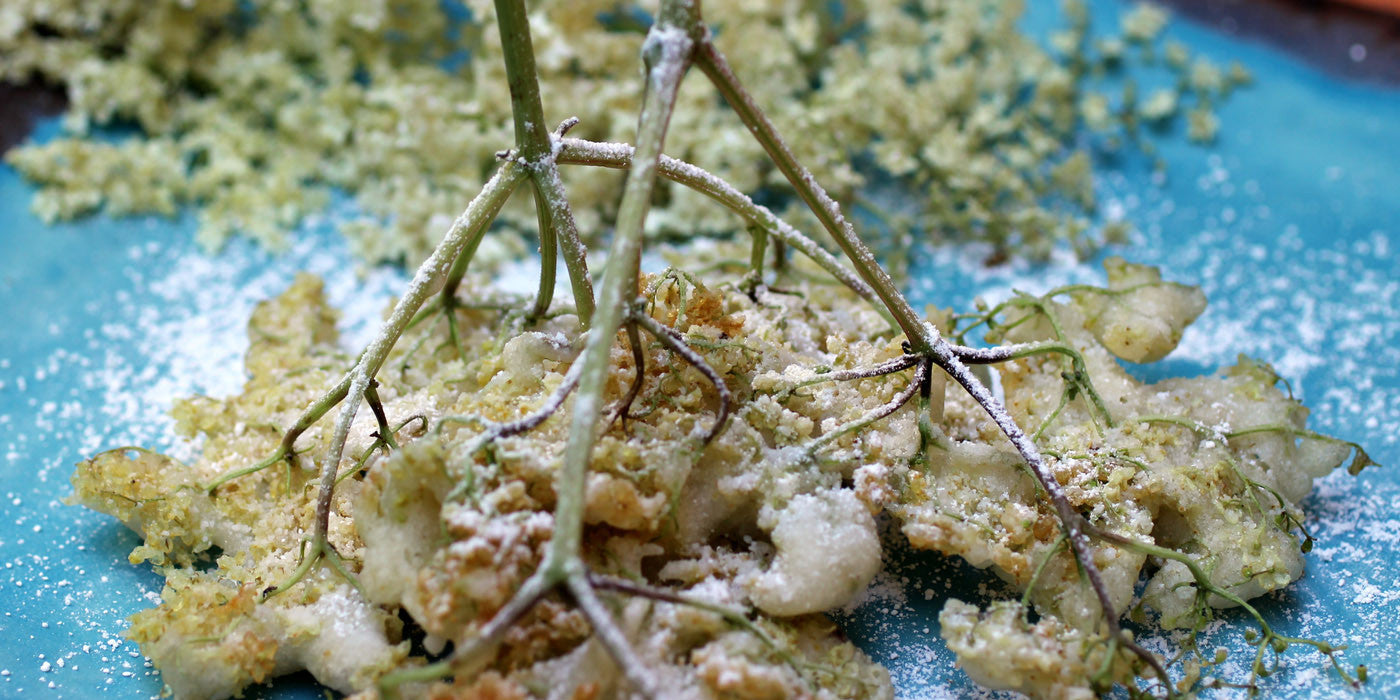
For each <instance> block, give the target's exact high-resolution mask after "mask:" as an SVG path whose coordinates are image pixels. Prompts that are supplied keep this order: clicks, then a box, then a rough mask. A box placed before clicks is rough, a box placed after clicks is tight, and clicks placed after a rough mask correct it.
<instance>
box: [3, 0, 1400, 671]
mask: <svg viewBox="0 0 1400 700" xmlns="http://www.w3.org/2000/svg"><path fill="white" fill-rule="evenodd" d="M1030 4H1031V5H1033V8H1032V14H1031V16H1030V17H1028V19H1027V26H1028V27H1030V28H1031V30H1032V31H1035V32H1038V33H1043V32H1045V31H1046V30H1047V28H1048V27H1052V26H1055V25H1057V24H1058V20H1057V19H1055V18H1054V17H1053V12H1052V10H1051V9H1050V8H1049V7H1048V6H1049V5H1052V3H1048V2H1047V3H1040V2H1037V3H1030ZM1123 7H1124V5H1123V4H1122V3H1119V2H1116V1H1114V0H1105V1H1102V2H1096V3H1094V14H1095V20H1096V23H1097V24H1098V26H1102V27H1112V26H1116V22H1117V16H1118V14H1119V12H1120V11H1121V9H1122V8H1123ZM1168 35H1169V36H1170V37H1172V38H1175V39H1178V40H1180V41H1182V42H1184V43H1186V44H1187V45H1189V46H1190V47H1191V48H1192V49H1193V50H1194V51H1197V52H1200V53H1202V54H1204V55H1206V56H1209V57H1211V58H1212V59H1214V60H1216V61H1217V62H1221V63H1224V62H1227V61H1229V60H1239V61H1241V62H1242V63H1244V64H1245V65H1247V66H1249V68H1250V69H1251V70H1252V71H1253V72H1254V74H1255V75H1256V76H1257V78H1258V82H1257V84H1256V85H1254V86H1253V87H1250V88H1248V89H1246V90H1244V91H1242V92H1240V93H1239V94H1237V95H1236V96H1234V97H1233V98H1231V99H1230V100H1229V101H1228V102H1227V103H1226V104H1225V105H1224V106H1223V107H1222V109H1221V112H1220V117H1221V121H1222V124H1223V129H1222V132H1221V138H1220V141H1219V143H1218V144H1216V145H1215V146H1214V147H1211V148H1201V147H1197V146H1193V145H1189V144H1187V143H1186V142H1185V139H1184V138H1183V136H1182V134H1181V133H1179V131H1180V129H1179V128H1178V129H1176V130H1168V131H1167V132H1165V133H1160V134H1154V135H1153V137H1152V140H1153V142H1154V143H1155V144H1156V146H1157V148H1158V149H1159V150H1158V155H1159V156H1160V157H1161V158H1162V159H1163V160H1164V161H1165V162H1166V164H1167V167H1166V176H1165V178H1161V177H1159V176H1156V175H1154V173H1153V169H1152V167H1151V163H1150V162H1149V159H1148V158H1146V157H1142V156H1140V155H1139V156H1135V155H1133V154H1125V155H1123V156H1121V157H1117V158H1113V159H1111V161H1109V162H1107V163H1105V164H1101V168H1100V173H1101V175H1102V177H1101V178H1100V180H1099V182H1098V190H1099V194H1100V198H1101V202H1102V204H1103V206H1104V210H1105V211H1106V212H1107V213H1109V214H1113V215H1121V216H1123V217H1126V218H1127V219H1128V220H1130V221H1133V222H1135V223H1136V224H1137V225H1138V226H1139V227H1140V228H1141V230H1142V233H1141V235H1140V236H1138V237H1137V239H1136V240H1134V241H1133V242H1132V243H1131V244H1130V245H1128V246H1125V247H1122V248H1119V249H1116V250H1114V251H1111V252H1114V253H1117V254H1121V255H1123V256H1125V257H1127V258H1129V259H1131V260H1135V261H1139V262H1146V263H1152V264H1159V265H1162V266H1164V268H1165V269H1166V271H1167V275H1168V276H1169V277H1170V278H1173V279H1177V280H1181V281H1184V282H1190V283H1193V284H1199V285H1201V286H1202V287H1203V288H1204V289H1205V291H1206V293H1207V295H1208V296H1209V298H1210V300H1211V307H1210V308H1209V310H1208V311H1207V312H1206V314H1205V315H1204V316H1203V317H1202V318H1201V319H1200V321H1198V322H1197V324H1196V325H1194V326H1193V327H1192V328H1191V329H1190V330H1189V331H1188V332H1187V334H1186V337H1185V338H1184V340H1183V342H1182V347H1181V348H1180V349H1179V350H1178V351H1177V352H1176V353H1174V354H1173V355H1171V356H1170V357H1169V358H1168V359H1167V360H1166V361H1165V362H1164V363H1162V364H1161V365H1160V366H1159V367H1154V368H1152V369H1151V370H1150V371H1149V372H1150V373H1149V374H1144V375H1142V376H1144V377H1145V378H1148V379H1156V378H1160V377H1163V376H1167V375H1194V374H1201V373H1206V372H1210V371H1213V369H1214V368H1215V367H1217V366H1219V365H1221V364H1228V363H1232V362H1233V361H1234V359H1235V356H1236V355H1237V354H1238V353H1241V352H1243V353H1247V354H1249V355H1251V356H1254V357H1257V358H1260V359H1264V360H1267V361H1269V362H1272V363H1273V364H1274V365H1275V367H1276V368H1277V369H1279V370H1280V372H1281V373H1282V374H1283V376H1284V377H1285V378H1287V379H1288V380H1289V381H1290V382H1291V383H1292V385H1293V387H1294V388H1295V390H1296V392H1297V393H1298V394H1299V395H1300V396H1301V397H1302V398H1303V400H1304V401H1305V402H1306V403H1307V404H1308V405H1309V406H1310V407H1312V409H1313V423H1312V425H1313V427H1315V428H1317V429H1318V430H1321V431H1324V432H1327V433H1330V434H1333V435H1337V436H1339V437H1343V438H1345V439H1348V440H1356V441H1359V442H1362V443H1363V444H1365V445H1366V446H1367V448H1368V449H1369V450H1370V452H1371V454H1372V456H1373V457H1375V458H1376V459H1377V460H1378V461H1380V462H1381V463H1383V464H1388V465H1390V466H1391V468H1389V469H1373V470H1368V471H1367V472H1365V473H1363V474H1362V475H1361V476H1360V477H1357V478H1350V477H1347V476H1346V475H1345V474H1334V475H1332V476H1329V477H1327V478H1325V479H1323V480H1322V481H1321V482H1320V483H1319V485H1318V488H1317V491H1316V492H1315V494H1314V495H1313V496H1312V497H1311V498H1310V499H1309V501H1308V503H1307V506H1308V508H1309V512H1310V513H1311V514H1312V517H1311V519H1310V521H1309V527H1310V528H1311V529H1312V531H1313V532H1314V533H1315V535H1316V536H1317V537H1318V543H1317V546H1316V548H1315V549H1314V550H1313V551H1312V552H1311V553H1310V554H1309V555H1308V567H1309V569H1308V570H1309V573H1308V574H1307V575H1306V576H1305V577H1304V578H1303V580H1301V581H1300V582H1298V583H1297V584H1295V585H1294V586H1293V587H1291V588H1289V589H1288V590H1287V591H1286V592H1283V593H1281V594H1278V595H1274V596H1269V597H1267V598H1265V599H1264V600H1263V601H1262V608H1263V610H1264V611H1265V613H1266V615H1267V616H1268V617H1269V619H1270V621H1271V622H1272V623H1274V624H1276V625H1277V626H1278V627H1280V628H1282V629H1283V630H1284V631H1286V632H1287V633H1289V634H1294V635H1308V636H1315V637H1324V638H1327V639H1329V640H1332V641H1334V642H1345V643H1348V644H1350V645H1351V649H1350V650H1349V651H1348V652H1347V653H1346V655H1345V659H1346V661H1347V662H1348V663H1351V664H1356V663H1365V664H1367V665H1368V666H1369V668H1370V670H1371V682H1370V684H1368V685H1367V686H1366V688H1365V689H1364V690H1363V691H1362V692H1361V693H1360V694H1359V696H1360V697H1368V698H1369V697H1374V698H1386V697H1396V696H1400V635H1398V634H1396V632H1395V625H1396V623H1397V622H1400V475H1397V472H1396V471H1395V469H1394V467H1397V466H1400V257H1398V256H1397V253H1398V252H1400V250H1398V249H1400V91H1396V90H1394V89H1386V88H1379V87H1372V86H1364V85H1357V84H1350V83H1346V82H1342V81H1340V80H1338V79H1335V78H1332V77H1329V76H1327V75H1324V74H1322V73H1319V72H1317V71H1316V70H1314V69H1312V68H1309V67H1307V66H1304V65H1301V64H1299V63H1297V62H1296V61H1294V60H1293V59H1291V58H1289V57H1287V56H1285V55H1283V54H1280V53H1278V52H1276V51H1274V50H1271V49H1268V48H1264V47H1261V46H1257V45H1252V44H1247V43H1242V42H1240V41H1239V40H1236V39H1232V38H1229V37H1225V36H1221V35H1218V34H1215V33H1213V32H1211V31H1209V30H1206V29H1203V28H1200V27H1196V26H1193V25H1191V24H1189V23H1187V22H1184V21H1176V22H1173V24H1172V25H1171V26H1170V27H1169V29H1168ZM1144 80H1146V81H1148V82H1149V83H1150V80H1151V78H1150V76H1149V77H1146V78H1144ZM55 132H56V125H55V124H54V123H52V122H50V123H46V124H45V125H44V126H43V127H42V128H41V130H40V133H38V134H37V135H36V138H46V137H51V136H52V135H53V133H55ZM32 192H33V190H32V188H31V187H29V186H28V185H26V184H24V183H23V182H22V181H21V180H20V179H19V178H18V176H17V175H16V174H15V172H14V171H13V170H12V169H10V168H8V167H4V166H0V250H3V251H4V254H3V255H0V309H3V310H4V311H3V312H0V319H3V323H0V475H3V479H0V496H3V501H0V513H3V516H0V697H7V698H8V697H76V698H87V697H101V696H105V697H114V698H134V697H149V696H153V695H156V694H157V693H159V691H160V689H161V683H160V680H159V676H158V674H156V673H155V672H154V671H153V670H152V669H151V668H150V667H149V665H148V664H147V663H146V662H145V660H144V659H143V657H142V656H141V655H140V653H139V651H138V650H137V648H136V646H135V645H134V644H131V643H130V642H127V641H126V640H124V639H123V638H122V631H123V630H124V629H125V627H126V623H125V618H126V617H127V616H128V615H130V614H131V613H133V612H135V611H137V610H139V609H142V608H145V607H149V606H151V605H153V604H155V603H156V602H157V601H158V595H159V590H160V580H159V578H158V577H156V576H155V575H154V574H152V573H151V572H150V571H149V570H148V569H146V568H144V567H135V566H131V565H130V564H128V563H127V562H126V554H127V553H128V552H129V551H130V550H131V548H132V547H134V546H135V545H136V544H137V541H136V538H135V537H134V536H133V535H132V534H131V533H129V532H127V531H126V530H125V529H124V528H123V527H122V526H121V525H119V524H117V523H116V522H114V521H113V520H112V519H111V518H108V517H106V516H102V515H98V514H96V513H92V512H89V511H86V510H83V509H80V508H74V507H69V506H65V505H63V504H61V503H60V502H59V499H60V498H62V497H64V496H66V495H68V494H69V493H70V492H71V489H70V487H69V485H68V477H69V475H70V473H71V471H72V467H73V464H74V462H76V461H78V460H80V459H82V458H83V457H85V456H88V455H90V454H92V453H94V452H97V451H99V450H101V449H104V448H107V447H113V446H118V445H127V444H138V445H147V446H152V447H157V448H167V447H171V446H172V444H173V441H172V437H171V432H170V427H171V422H170V420H169V419H168V418H166V417H165V413H166V411H167V410H168V409H169V406H170V401H171V400H172V399H173V398H175V397H178V396H183V395H187V394H191V393H195V392H199V393H213V394H227V393H230V392H233V391H236V390H237V389H238V387H239V385H240V383H241V381H242V376H241V362H240V358H241V355H242V352H243V350H244V348H245V347H246V340H245V337H244V332H243V328H244V323H245V321H246V319H247V317H248V315H249V313H250V312H251V310H252V305H253V304H254V303H256V302H257V301H258V300H260V299H262V298H265V297H267V296H270V295H272V294H275V293H276V292H278V291H280V289H281V288H283V287H284V286H285V285H286V284H287V283H288V282H289V280H290V279H291V276H292V274H293V273H294V272H295V271H296V270H298V269H311V270H313V271H316V272H319V273H321V274H323V275H325V276H327V278H328V280H330V282H331V292H332V297H333V298H334V299H335V300H336V301H337V303H339V304H341V305H343V306H345V307H346V308H347V312H346V318H345V321H346V323H347V325H348V326H350V327H351V328H352V335H354V334H358V335H360V336H361V337H362V336H363V333H364V330H365V328H366V327H367V325H368V323H369V321H370V320H371V319H373V318H375V317H376V315H377V314H378V312H379V310H380V309H381V308H382V304H383V303H384V300H385V299H386V298H387V296H388V295H389V294H391V293H392V291H393V290H394V282H395V279H396V275H395V274H393V273H388V272H375V273H372V274H371V275H370V276H369V277H368V278H363V279H362V278H360V277H358V276H357V275H356V274H355V271H356V270H357V269H358V268H357V264H356V263H355V262H353V261H352V260H351V259H350V257H349V255H348V253H347V252H346V251H345V249H344V246H343V244H342V243H341V242H340V241H339V240H338V238H337V237H336V236H335V235H334V233H333V231H334V228H335V221H334V217H333V216H331V217H328V218H327V219H326V220H324V221H321V222H313V223H311V224H309V225H308V227H307V228H308V235H307V236H306V237H305V238H304V239H303V241H302V242H300V243H298V244H297V246H296V248H295V249H294V250H292V251H291V252H290V253H287V254H284V255H280V256H272V255H268V254H266V253H264V252H261V251H258V250H255V249H253V248H252V247H251V246H249V245H247V244H244V243H235V244H234V245H232V246H231V247H230V249H228V250H226V251H224V252H223V253H221V254H220V255H219V256H217V257H213V258H210V257H206V256H204V255H202V254H201V253H200V252H199V251H198V250H197V249H196V248H195V247H194V245H193V243H192V234H193V228H194V221H193V218H192V217H183V218H178V219H174V220H165V219H146V218H130V219H119V220H113V219H109V218H102V217H99V218H94V219H88V220H85V221H81V222H77V223H73V224H61V225H57V226H52V227H48V226H44V225H42V224H41V223H40V222H39V221H38V220H37V219H35V218H34V217H33V216H32V215H31V214H30V213H29V210H28V203H29V199H30V196H31V195H32ZM984 253H985V251H982V252H978V251H967V250H959V249H940V250H928V251H921V252H919V253H918V254H917V255H918V259H917V261H916V262H915V264H914V268H913V269H914V274H913V278H914V281H913V282H912V283H911V289H910V292H911V294H912V295H913V297H914V299H913V300H914V301H915V302H916V303H937V304H939V305H941V306H949V305H953V306H960V307H966V306H967V305H968V304H969V303H970V301H971V299H972V298H973V297H975V296H977V295H983V296H986V297H988V298H999V297H1005V296H1006V295H1007V294H1009V293H1010V290H1011V289H1012V288H1018V289H1023V290H1025V291H1032V292H1034V291H1043V290H1046V289H1049V288H1050V287H1053V286H1056V285H1059V284H1063V283H1068V282H1078V281H1088V282H1101V281H1102V275H1101V272H1100V270H1099V268H1098V266H1097V264H1076V263H1073V262H1053V263H1050V264H1047V265H1040V266H1030V265H1025V264H1022V263H1017V264H1013V265H1012V266H1009V267H1004V268H997V269H990V270H989V269H986V268H983V267H982V266H981V265H980V260H981V259H982V257H983V255H984ZM355 329H358V330H355ZM183 449H189V448H188V447H186V448H183ZM1004 594H1005V591H1004V589H1003V588H1002V586H1001V584H999V583H998V582H997V581H995V579H994V578H992V577H990V576H987V575H986V574H984V573H982V572H978V571H976V570H973V569H970V568H968V567H965V566H962V565H960V564H958V563H956V562H948V561H945V560H943V559H942V558H941V557H938V556H935V555H930V554H928V553H922V552H912V551H907V550H903V549H897V550H896V552H895V554H894V555H893V556H892V557H891V558H890V561H889V562H888V565H887V567H886V571H885V572H884V573H883V574H882V575H881V577H880V578H879V579H878V580H877V582H876V585H875V586H873V587H872V589H871V590H870V591H869V592H867V593H866V594H865V595H864V597H863V598H862V599H861V601H860V603H859V604H858V605H856V606H854V607H853V608H852V609H850V610H846V611H841V612H839V613H838V615H837V617H838V619H839V620H840V621H841V622H842V624H843V625H844V626H845V628H846V630H847V632H848V633H849V634H850V635H851V637H853V638H854V639H855V640H857V641H858V642H859V643H860V644H861V645H862V646H863V647H864V648H866V649H867V650H869V651H870V653H871V654H872V655H874V656H875V657H876V658H877V659H879V660H881V661H882V662H884V663H886V664H887V665H888V666H889V668H890V669H891V671H892V673H893V674H894V677H895V680H896V684H897V686H898V688H899V689H900V695H901V697H905V698H940V697H972V696H978V695H981V694H983V691H978V690H976V689H975V688H974V687H973V686H971V685H970V684H969V682H968V681H967V679H966V677H965V676H963V674H962V672H961V671H959V670H956V669H955V668H954V667H953V665H952V657H951V655H950V654H949V653H948V651H947V650H946V649H945V648H944V647H943V645H942V643H941V641H939V640H938V635H937V632H938V628H937V613H938V610H939V609H940V608H941V607H942V605H943V603H944V601H945V600H946V599H947V598H948V597H950V596H953V595H957V596H959V597H963V598H965V599H967V598H971V599H975V600H981V599H985V598H986V597H988V596H997V595H1004ZM1226 619H1227V620H1229V621H1232V622H1235V623H1240V622H1242V620H1241V619H1240V617H1239V616H1237V615H1226ZM1243 629H1244V626H1243V625H1241V624H1234V625H1229V626H1225V627H1223V628H1220V629H1218V630H1215V631H1214V632H1213V634H1212V636H1211V638H1210V642H1209V643H1211V644H1219V645H1223V646H1226V647H1229V648H1231V649H1232V650H1234V651H1235V653H1233V654H1232V659H1233V658H1243V657H1244V651H1245V644H1244V643H1243V641H1242V639H1241V636H1240V635H1241V632H1242V630H1243ZM1230 663H1231V664H1232V665H1233V666H1234V671H1235V674H1236V675H1237V676H1238V675H1240V674H1242V673H1243V672H1244V669H1243V667H1242V666H1241V665H1240V664H1237V663H1235V662H1234V661H1231V662H1230ZM1266 688H1267V690H1268V691H1270V693H1271V694H1273V695H1275V696H1277V697H1285V698H1312V697H1334V696H1335V697H1354V696H1356V694H1353V693H1350V692H1348V691H1347V690H1346V689H1345V688H1344V687H1343V685H1342V684H1341V683H1340V681H1339V680H1338V679H1337V677H1336V676H1335V675H1334V674H1332V673H1331V672H1330V671H1329V669H1328V668H1327V667H1326V665H1325V661H1324V660H1323V659H1322V657H1320V656H1319V655H1317V654H1314V653H1311V652H1307V651H1302V650H1293V651H1290V652H1289V653H1288V654H1287V655H1285V656H1284V664H1283V667H1282V669H1281V671H1280V673H1278V674H1276V675H1275V676H1273V677H1272V678H1270V679H1269V680H1268V685H1267V686H1266ZM252 695H254V696H259V695H262V696H266V697H315V696H317V694H316V693H314V692H313V691H311V690H310V686H308V685H307V684H306V683H305V682H302V683H298V682H296V681H292V682H287V681H281V682H279V684H278V685H277V686H276V687H275V688H271V689H258V690H257V691H255V692H253V693H252Z"/></svg>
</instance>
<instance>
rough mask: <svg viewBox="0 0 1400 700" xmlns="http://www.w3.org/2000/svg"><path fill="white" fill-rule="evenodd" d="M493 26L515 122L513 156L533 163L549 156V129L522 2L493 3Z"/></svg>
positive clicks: (512, 0)
mask: <svg viewBox="0 0 1400 700" xmlns="http://www.w3.org/2000/svg"><path fill="white" fill-rule="evenodd" d="M496 24H497V26H498V27H499V28H500V31H501V49H502V51H503V52H504V54H505V63H506V81H507V82H508V83H509V84H510V112H511V116H513V117H514V118H515V145H516V148H517V149H518V150H519V152H518V153H516V155H518V156H520V157H522V158H524V159H525V162H527V163H534V162H536V161H539V160H540V159H542V158H544V157H545V156H547V155H549V152H550V149H551V145H550V142H549V128H548V127H547V126H545V121H544V107H543V106H542V105H541V103H540V83H539V78H538V77H537V76H538V73H537V72H536V70H535V46H534V44H533V43H532V42H531V40H530V18H529V16H528V15H527V14H526V12H525V0H496Z"/></svg>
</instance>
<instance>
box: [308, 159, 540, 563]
mask: <svg viewBox="0 0 1400 700" xmlns="http://www.w3.org/2000/svg"><path fill="white" fill-rule="evenodd" d="M524 176H525V172H524V170H523V169H521V168H520V167H519V166H517V165H516V164H515V163H514V162H511V161H507V162H505V163H503V164H502V165H501V167H500V168H498V169H497V170H496V174H495V175H493V176H492V177H491V179H490V180H489V181H487V183H486V184H485V185H484V186H483V187H482V189H481V192H480V193H479V194H477V196H476V197H475V198H474V199H472V201H471V203H470V204H468V205H467V209H466V211H463V212H462V214H461V215H460V216H458V217H457V219H456V220H455V221H453V222H452V227H451V228H450V229H448V231H447V235H445V236H443V239H442V242H441V243H439V244H438V247H437V248H436V249H434V250H433V253H432V255H430V256H428V259H427V260H424V261H423V264H422V265H420V266H419V267H418V271H417V272H416V273H414V275H413V280H412V281H411V282H410V283H409V285H408V291H407V292H406V293H405V294H404V295H403V296H402V297H401V298H400V299H399V301H398V303H397V304H395V306H394V310H393V311H392V312H391V313H390V314H389V318H388V319H387V320H385V321H384V325H383V326H381V327H380V330H379V335H378V336H377V337H376V338H375V339H374V341H373V342H372V343H370V345H369V347H367V348H365V351H364V354H362V355H361V356H360V359H359V361H358V362H356V363H355V367H354V369H352V370H351V372H350V386H349V389H348V391H347V393H346V394H345V395H346V396H349V397H354V398H353V399H352V400H350V401H346V402H345V405H344V407H342V409H341V412H340V416H339V418H338V419H337V420H336V424H335V431H334V433H333V434H332V437H331V443H330V446H329V447H328V448H327V450H326V454H325V461H324V462H323V463H322V465H321V486H320V493H319V495H318V497H317V500H316V530H315V535H314V538H315V541H316V542H317V543H318V544H319V543H322V542H325V541H326V534H327V532H328V530H329V528H330V513H331V498H332V496H333V495H334V493H335V478H336V474H337V473H338V472H339V471H340V459H341V456H342V454H344V451H345V440H346V438H347V437H348V436H349V433H350V424H351V423H352V422H354V420H355V413H356V412H357V411H358V410H359V407H360V398H361V397H363V396H364V395H365V392H366V390H368V389H369V383H370V380H372V379H373V378H374V375H375V374H376V373H378V372H379V369H380V367H382V366H383V365H384V360H385V359H386V358H388V357H389V352H390V351H391V350H393V348H394V344H395V343H396V342H398V339H399V336H400V335H401V334H402V333H403V331H404V329H405V328H407V327H408V324H409V323H410V322H412V321H413V317H414V316H415V315H416V314H417V313H418V309H420V308H421V307H422V306H423V303H424V302H425V301H427V299H428V297H429V296H430V295H431V294H433V293H434V292H435V291H436V290H437V289H438V288H439V287H440V286H441V285H442V284H443V281H444V277H445V276H446V275H447V274H448V272H449V271H450V268H451V267H453V266H454V265H453V261H455V260H457V259H458V258H459V257H460V255H461V253H462V251H463V249H464V248H465V247H466V246H467V244H468V243H469V242H470V241H472V240H474V239H477V238H479V237H480V236H481V235H482V233H483V232H484V231H485V230H486V227H487V226H489V225H490V224H491V222H492V221H493V220H495V218H496V215H497V214H499V213H500V211H501V207H502V206H504V205H505V203H506V199H507V198H509V197H510V193H511V190H513V189H515V186H516V184H518V183H519V181H520V180H521V179H522V178H523V177H524ZM327 410H329V408H328V409H327Z"/></svg>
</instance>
